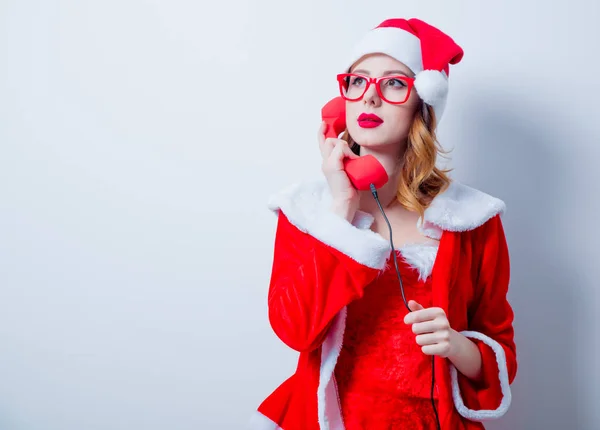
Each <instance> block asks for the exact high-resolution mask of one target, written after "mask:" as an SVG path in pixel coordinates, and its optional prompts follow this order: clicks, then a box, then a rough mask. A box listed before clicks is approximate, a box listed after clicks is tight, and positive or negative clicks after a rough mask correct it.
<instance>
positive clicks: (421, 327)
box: [412, 320, 448, 334]
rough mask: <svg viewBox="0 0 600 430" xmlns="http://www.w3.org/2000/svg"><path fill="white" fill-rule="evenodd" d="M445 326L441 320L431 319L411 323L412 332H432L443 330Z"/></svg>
mask: <svg viewBox="0 0 600 430" xmlns="http://www.w3.org/2000/svg"><path fill="white" fill-rule="evenodd" d="M445 328H448V327H447V324H445V323H444V322H443V321H438V320H432V321H425V322H420V323H415V324H413V325H412V332H413V333H414V334H423V333H434V332H436V331H440V330H444V329H445Z"/></svg>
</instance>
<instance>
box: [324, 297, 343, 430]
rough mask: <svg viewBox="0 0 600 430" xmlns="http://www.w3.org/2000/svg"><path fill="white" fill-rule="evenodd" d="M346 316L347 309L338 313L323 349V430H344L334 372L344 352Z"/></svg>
mask: <svg viewBox="0 0 600 430" xmlns="http://www.w3.org/2000/svg"><path fill="white" fill-rule="evenodd" d="M346 314H347V309H346V307H344V308H342V310H341V311H340V312H338V314H337V315H336V316H335V318H334V320H333V323H332V324H331V327H330V328H329V332H328V333H327V337H326V338H325V341H324V342H323V345H322V347H321V369H320V374H319V387H318V388H317V410H318V416H319V426H320V429H321V430H344V422H343V419H342V411H341V409H340V405H339V399H338V393H337V388H336V385H335V380H334V378H335V375H334V374H333V371H334V370H335V365H336V363H337V359H338V357H339V355H340V351H341V350H342V342H343V341H344V330H345V327H346Z"/></svg>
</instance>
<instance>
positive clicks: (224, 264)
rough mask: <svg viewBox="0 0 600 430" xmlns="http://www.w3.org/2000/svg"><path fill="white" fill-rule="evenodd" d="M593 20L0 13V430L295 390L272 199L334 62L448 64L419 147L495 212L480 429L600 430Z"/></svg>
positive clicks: (397, 9) (572, 16)
mask: <svg viewBox="0 0 600 430" xmlns="http://www.w3.org/2000/svg"><path fill="white" fill-rule="evenodd" d="M598 8H599V7H598V4H597V2H593V1H591V0H588V1H576V0H571V1H568V2H567V1H559V0H556V1H555V2H553V3H547V2H546V3H543V2H537V1H533V0H528V1H523V0H520V1H517V0H510V1H504V2H482V1H452V2H448V1H443V0H439V1H428V2H416V1H415V2H411V3H409V2H400V1H397V0H395V1H391V0H390V1H364V0H362V1H348V0H344V1H342V0H337V1H331V0H330V1H316V0H313V1H307V0H303V1H297V2H294V3H292V2H283V1H275V0H269V1H267V0H262V1H258V0H257V1H250V0H235V1H221V2H214V1H211V2H208V1H204V0H201V1H191V0H187V1H183V0H169V1H166V0H163V1H149V0H146V1H143V0H110V1H109V0H104V1H96V2H93V1H82V0H70V1H60V2H59V1H50V0H45V1H42V0H38V1H33V0H3V1H2V2H0V20H1V21H0V29H1V30H0V144H1V146H0V150H1V152H0V429H2V430H4V429H9V430H92V429H93V430H96V429H97V430H125V429H127V430H131V429H145V430H158V429H161V430H162V429H178V430H179V429H180V430H189V429H239V428H243V425H244V423H245V422H246V421H247V419H248V417H249V416H250V415H251V414H252V412H253V411H254V410H255V409H256V407H257V406H258V404H259V403H260V402H261V401H262V400H263V399H264V398H265V397H266V396H267V395H268V394H269V393H270V392H271V391H272V390H273V389H275V388H276V386H277V385H279V383H281V382H282V381H283V380H284V379H286V378H287V377H288V376H289V375H290V374H291V373H292V372H293V370H294V368H295V365H296V358H297V353H295V352H294V351H292V350H290V349H288V348H287V347H286V346H285V345H284V344H283V343H281V342H280V341H279V340H278V339H277V338H276V337H275V335H274V334H273V333H272V331H271V329H270V326H269V324H268V319H267V308H266V295H267V289H268V282H269V275H270V267H271V266H270V265H271V261H272V260H271V259H272V245H273V234H274V228H275V217H274V215H273V214H271V213H270V212H269V211H268V210H267V208H266V202H267V199H268V196H269V195H270V194H271V193H272V192H274V191H276V190H278V189H279V188H280V187H282V186H284V185H287V184H288V183H290V182H293V181H296V180H298V179H299V178H301V177H307V176H311V175H315V174H318V173H319V168H320V159H319V157H320V156H319V153H318V149H317V142H316V130H317V127H318V124H319V119H320V118H319V113H320V108H321V106H322V104H324V103H325V102H326V101H328V100H329V99H330V98H331V97H333V96H335V95H336V90H337V89H336V84H335V74H336V73H338V72H339V71H340V70H341V67H342V65H344V64H345V58H346V57H345V56H346V55H347V54H348V53H349V50H350V47H351V46H352V43H353V42H355V41H356V40H357V39H358V38H359V37H360V36H361V35H362V34H363V32H364V31H366V30H368V29H369V28H371V27H373V26H375V25H376V24H378V23H379V22H380V21H382V20H383V19H385V18H389V17H419V18H421V19H424V20H426V21H429V22H431V23H432V24H434V25H436V26H438V27H439V28H441V29H443V30H444V31H446V32H448V33H449V34H450V35H451V36H452V37H453V38H454V39H455V40H456V41H457V42H458V43H459V44H460V45H461V46H462V47H463V48H464V50H465V57H464V60H463V61H462V62H461V63H460V64H459V65H457V66H454V67H453V69H452V70H451V90H450V97H449V101H448V107H447V109H446V112H445V115H444V118H443V121H442V122H441V124H440V128H439V138H440V141H441V142H442V144H443V146H444V147H446V148H448V149H453V152H452V154H451V157H452V159H451V162H450V166H451V167H453V168H454V169H455V170H454V172H453V173H452V176H453V177H454V178H456V179H458V180H460V181H462V182H464V183H467V184H469V185H471V186H474V187H477V188H479V189H482V190H484V191H486V192H488V193H490V194H492V195H494V196H497V197H499V198H502V199H503V200H504V201H505V202H506V204H507V206H508V211H507V213H506V215H505V217H504V223H505V228H506V232H507V238H508V241H509V247H510V250H511V262H512V279H511V290H510V293H509V298H510V300H511V302H512V304H513V306H514V308H515V312H516V320H515V329H516V341H517V346H518V354H519V355H518V359H519V374H518V377H517V380H516V381H515V383H514V385H513V404H512V407H511V409H510V411H509V412H508V413H507V414H506V415H505V417H504V418H502V419H500V420H499V421H497V422H495V423H493V424H490V425H489V428H490V429H496V430H498V429H527V430H530V429H566V428H569V429H586V430H588V429H589V430H593V429H597V428H599V427H600V409H599V408H598V407H597V406H598V400H597V399H598V398H599V397H600V372H598V365H597V362H598V355H599V354H600V336H598V329H599V328H600V323H599V322H598V317H597V315H598V309H599V305H600V294H599V292H598V287H597V279H598V278H599V277H600V269H599V266H600V262H599V261H598V260H599V259H598V257H599V255H600V252H599V251H598V249H597V246H598V239H599V237H598V236H599V235H598V229H597V225H598V222H597V220H598V213H599V210H600V206H599V203H598V195H599V191H598V189H599V182H600V175H599V174H598V158H599V156H600V150H599V149H598V147H599V145H600V125H599V122H600V121H599V110H598V101H597V100H598V95H599V93H600V91H599V84H598V81H599V79H598V76H599V66H600V62H599V60H598V58H597V54H598V52H597V48H596V45H597V42H598V40H600V30H598V26H597V22H598V18H600V16H599V13H598Z"/></svg>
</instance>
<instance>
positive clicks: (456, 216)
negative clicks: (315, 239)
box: [268, 178, 506, 239]
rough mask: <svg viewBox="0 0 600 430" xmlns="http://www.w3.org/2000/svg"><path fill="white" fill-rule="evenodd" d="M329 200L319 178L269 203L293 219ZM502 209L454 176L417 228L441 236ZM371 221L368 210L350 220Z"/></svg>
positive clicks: (309, 214) (364, 225) (499, 203)
mask: <svg viewBox="0 0 600 430" xmlns="http://www.w3.org/2000/svg"><path fill="white" fill-rule="evenodd" d="M330 203H331V194H330V193H329V187H328V185H327V182H326V181H325V180H324V178H319V179H318V180H311V181H303V182H298V183H295V184H293V185H291V186H289V187H287V188H285V189H283V190H281V191H280V192H278V193H276V194H274V195H273V196H271V198H270V199H269V203H268V207H269V208H270V209H271V210H273V211H277V210H279V209H283V211H284V213H286V215H287V216H288V217H289V218H290V219H291V220H292V222H293V221H294V219H298V218H299V217H300V218H301V219H306V218H309V219H310V218H314V217H315V216H318V214H319V213H322V212H321V211H322V210H323V209H327V208H328V207H329V204H330ZM282 205H283V206H284V207H283V208H282ZM286 209H287V210H286ZM505 211H506V205H505V204H504V202H503V201H502V200H500V199H498V198H496V197H493V196H491V195H489V194H487V193H485V192H483V191H480V190H478V189H475V188H472V187H470V186H468V185H465V184H462V183H460V182H457V181H454V180H453V181H452V182H451V183H450V186H449V187H448V188H447V189H446V190H445V191H444V192H443V193H441V194H438V195H437V196H436V197H435V198H434V199H433V201H432V202H431V204H430V205H429V207H428V208H427V209H426V210H425V215H424V217H423V218H419V221H418V222H417V228H418V229H419V230H420V231H421V232H422V233H423V234H424V235H425V236H427V237H430V238H432V239H440V238H441V236H442V231H443V230H447V231H467V230H473V229H475V228H477V227H479V226H481V225H483V224H484V223H485V222H486V221H487V220H489V219H490V218H492V217H493V216H495V215H497V214H503V213H504V212H505ZM372 222H373V217H372V216H371V215H370V214H367V213H365V212H360V211H359V212H358V213H357V214H356V216H355V218H354V220H353V222H352V224H353V225H354V226H355V227H358V228H360V229H368V228H370V226H371V224H372Z"/></svg>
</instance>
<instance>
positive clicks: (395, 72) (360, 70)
mask: <svg viewBox="0 0 600 430" xmlns="http://www.w3.org/2000/svg"><path fill="white" fill-rule="evenodd" d="M352 73H357V74H363V75H367V76H370V75H371V74H370V73H369V71H368V70H364V69H358V70H355V71H353V72H352ZM387 75H404V76H408V73H406V72H404V71H402V70H386V71H385V72H383V76H387Z"/></svg>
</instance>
